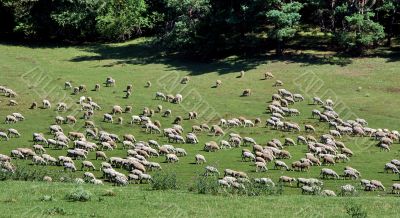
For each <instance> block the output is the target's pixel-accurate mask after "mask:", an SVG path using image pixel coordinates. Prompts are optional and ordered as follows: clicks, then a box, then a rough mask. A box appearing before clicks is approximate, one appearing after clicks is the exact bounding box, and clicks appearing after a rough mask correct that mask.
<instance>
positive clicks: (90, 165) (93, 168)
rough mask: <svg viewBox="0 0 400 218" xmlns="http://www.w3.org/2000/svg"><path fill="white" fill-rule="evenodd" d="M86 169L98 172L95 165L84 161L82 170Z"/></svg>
mask: <svg viewBox="0 0 400 218" xmlns="http://www.w3.org/2000/svg"><path fill="white" fill-rule="evenodd" d="M84 168H88V169H89V170H90V169H92V170H93V171H94V170H96V167H95V166H94V164H93V163H92V162H90V161H86V160H84V161H82V166H81V170H83V169H84Z"/></svg>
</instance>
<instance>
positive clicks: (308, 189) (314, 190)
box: [301, 185, 321, 195]
mask: <svg viewBox="0 0 400 218" xmlns="http://www.w3.org/2000/svg"><path fill="white" fill-rule="evenodd" d="M320 191H321V188H320V187H319V186H308V185H303V186H302V187H301V193H302V194H313V195H316V194H318V193H319V192H320Z"/></svg>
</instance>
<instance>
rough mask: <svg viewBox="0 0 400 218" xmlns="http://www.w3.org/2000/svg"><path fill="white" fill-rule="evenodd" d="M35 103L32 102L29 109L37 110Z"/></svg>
mask: <svg viewBox="0 0 400 218" xmlns="http://www.w3.org/2000/svg"><path fill="white" fill-rule="evenodd" d="M37 105H38V104H37V102H32V104H31V106H30V107H29V109H31V110H33V109H36V108H37Z"/></svg>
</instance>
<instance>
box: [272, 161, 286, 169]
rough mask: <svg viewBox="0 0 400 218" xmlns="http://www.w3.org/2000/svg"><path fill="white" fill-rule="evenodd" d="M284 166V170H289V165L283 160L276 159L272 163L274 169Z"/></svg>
mask: <svg viewBox="0 0 400 218" xmlns="http://www.w3.org/2000/svg"><path fill="white" fill-rule="evenodd" d="M282 168H285V169H286V170H289V167H288V166H287V165H286V163H285V162H283V161H280V160H276V161H275V163H274V169H282Z"/></svg>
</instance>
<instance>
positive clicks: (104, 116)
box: [103, 114, 114, 123]
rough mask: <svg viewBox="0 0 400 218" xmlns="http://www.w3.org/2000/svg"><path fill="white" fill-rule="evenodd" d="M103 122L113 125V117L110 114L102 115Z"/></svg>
mask: <svg viewBox="0 0 400 218" xmlns="http://www.w3.org/2000/svg"><path fill="white" fill-rule="evenodd" d="M103 122H110V123H113V122H114V121H113V117H112V115H111V114H104V115H103Z"/></svg>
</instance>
